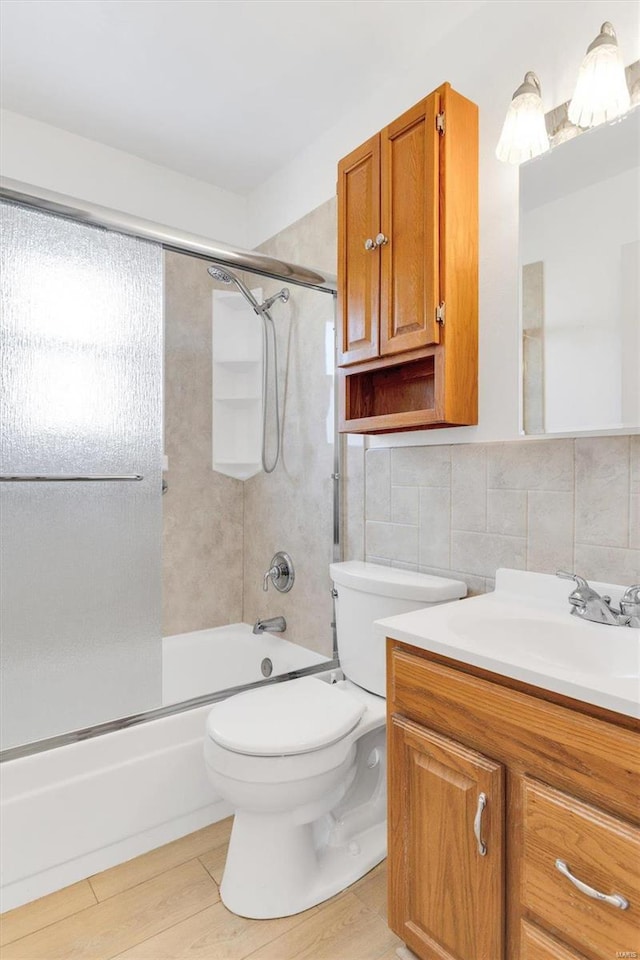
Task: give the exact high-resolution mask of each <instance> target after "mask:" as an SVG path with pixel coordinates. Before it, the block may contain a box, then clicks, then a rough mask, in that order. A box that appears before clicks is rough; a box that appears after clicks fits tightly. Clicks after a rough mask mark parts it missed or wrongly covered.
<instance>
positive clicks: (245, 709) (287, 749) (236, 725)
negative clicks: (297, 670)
mask: <svg viewBox="0 0 640 960" xmlns="http://www.w3.org/2000/svg"><path fill="white" fill-rule="evenodd" d="M364 709H365V707H364V704H363V703H360V702H359V701H358V700H356V698H355V697H353V696H352V695H351V694H350V693H348V692H347V691H345V690H342V689H340V688H339V687H337V686H334V685H331V684H328V683H325V682H324V681H323V680H317V679H315V678H314V677H300V678H299V679H298V680H287V681H286V682H284V683H275V684H272V685H269V686H267V687H262V688H261V689H258V690H248V691H247V692H246V693H238V694H236V696H234V697H229V699H228V700H223V701H221V702H220V703H216V704H215V706H214V707H213V708H212V710H211V713H210V714H209V717H208V719H207V733H208V735H209V736H210V737H211V739H212V740H214V741H215V742H216V743H218V744H220V746H221V747H225V748H226V749H227V750H232V751H233V752H234V753H245V754H250V755H252V756H261V757H269V756H272V757H273V756H283V755H288V756H291V755H292V754H296V753H309V752H310V751H311V750H317V749H318V748H319V747H325V746H328V745H329V744H331V743H335V742H336V741H337V740H341V739H342V737H345V736H346V735H347V734H348V733H349V732H350V731H351V730H353V728H354V727H355V726H356V724H357V723H358V721H359V720H360V717H361V716H362V714H363V713H364Z"/></svg>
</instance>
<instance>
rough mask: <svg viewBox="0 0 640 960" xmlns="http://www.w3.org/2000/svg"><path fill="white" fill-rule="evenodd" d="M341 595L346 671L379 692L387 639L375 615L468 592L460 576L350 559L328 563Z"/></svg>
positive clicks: (339, 627)
mask: <svg viewBox="0 0 640 960" xmlns="http://www.w3.org/2000/svg"><path fill="white" fill-rule="evenodd" d="M329 571H330V574H331V579H332V580H333V583H334V586H335V589H336V592H337V596H336V600H335V604H336V633H337V637H338V653H339V656H340V665H341V667H342V669H343V671H344V675H345V677H347V678H348V679H349V680H351V681H352V682H353V683H356V684H357V685H358V686H359V687H364V689H365V690H369V691H371V693H376V694H377V695H378V696H380V697H384V696H385V695H386V689H385V674H386V669H385V639H384V637H383V636H382V635H380V636H378V635H376V634H375V633H374V630H373V622H374V620H381V619H382V618H383V617H393V616H396V614H399V613H408V612H409V611H410V610H419V609H420V608H421V607H430V606H434V605H435V604H438V603H446V602H447V601H448V600H459V599H460V598H461V597H464V596H466V593H467V587H466V584H465V583H463V582H462V581H460V580H448V579H446V578H444V577H432V576H430V575H429V574H426V573H413V572H412V571H409V570H401V569H399V568H397V567H383V566H382V565H381V564H378V563H362V562H361V561H357V560H349V561H346V562H345V563H332V564H330V566H329Z"/></svg>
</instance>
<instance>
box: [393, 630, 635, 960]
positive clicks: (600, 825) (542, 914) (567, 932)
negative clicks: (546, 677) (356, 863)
mask: <svg viewBox="0 0 640 960" xmlns="http://www.w3.org/2000/svg"><path fill="white" fill-rule="evenodd" d="M387 677H388V705H389V727H388V737H389V753H388V759H389V924H390V926H391V928H392V929H393V930H394V932H395V933H397V934H398V936H400V937H401V938H402V939H403V940H404V941H405V942H406V943H407V945H408V946H409V947H410V948H411V950H413V951H414V953H416V954H417V956H418V957H420V958H421V960H436V958H437V960H448V958H456V960H507V958H508V960H517V958H520V960H553V958H557V960H605V958H610V957H612V956H614V957H615V956H616V955H617V956H634V955H640V876H639V871H638V867H639V865H640V809H639V794H640V724H638V722H637V721H634V720H632V719H631V718H628V717H622V716H619V715H616V714H608V713H607V712H606V711H602V710H600V709H598V708H595V707H594V708H591V707H589V706H587V705H583V704H578V703H577V702H575V701H567V700H563V698H561V697H559V696H557V695H555V694H546V693H545V692H544V691H537V690H535V688H528V687H526V686H525V685H523V684H519V683H518V682H516V681H509V680H505V679H504V678H500V677H497V676H495V675H492V674H487V673H486V672H485V671H481V670H476V669H475V668H472V667H466V666H464V665H462V664H459V663H455V662H453V661H447V660H444V659H443V658H441V657H436V656H435V655H432V654H429V653H426V652H425V651H423V650H418V649H417V648H415V647H409V646H407V645H405V644H400V643H397V642H396V641H392V640H390V641H388V661H387ZM549 698H550V699H549ZM483 798H484V802H482V799H483Z"/></svg>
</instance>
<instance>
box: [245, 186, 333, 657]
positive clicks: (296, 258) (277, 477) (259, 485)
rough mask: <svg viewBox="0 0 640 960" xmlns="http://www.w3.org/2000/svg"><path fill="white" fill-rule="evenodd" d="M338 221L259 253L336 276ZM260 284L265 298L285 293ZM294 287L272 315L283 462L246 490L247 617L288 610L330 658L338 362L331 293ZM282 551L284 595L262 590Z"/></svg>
mask: <svg viewBox="0 0 640 960" xmlns="http://www.w3.org/2000/svg"><path fill="white" fill-rule="evenodd" d="M335 224H336V212H335V201H330V202H328V203H325V204H323V205H322V206H321V207H319V208H318V209H317V210H314V211H313V212H312V213H310V214H309V215H308V216H306V217H304V219H303V220H301V221H299V222H298V223H295V224H293V225H292V226H291V227H288V228H287V229H286V230H283V231H282V232H281V233H279V234H278V235H277V236H276V237H274V238H273V239H272V240H270V241H268V242H267V243H265V244H263V246H261V247H260V251H261V252H262V253H267V254H269V255H271V256H275V257H280V258H282V259H285V260H289V261H292V262H297V263H304V264H310V265H312V266H316V267H317V268H318V269H320V270H326V271H327V272H331V273H335V269H336V266H335ZM262 283H263V287H264V294H265V296H271V295H272V294H274V293H277V291H278V290H279V289H280V288H281V287H282V283H280V282H278V283H276V282H274V281H271V280H264V281H262ZM290 291H291V297H290V300H289V302H288V303H287V304H282V303H278V304H276V305H275V306H274V307H273V310H272V311H271V312H272V315H273V318H274V322H275V326H276V331H277V335H278V355H279V382H280V384H281V403H282V426H283V431H282V459H281V462H280V463H279V464H278V467H277V468H276V470H275V471H274V473H272V474H270V475H266V474H264V473H260V474H258V475H257V476H255V477H252V478H251V479H250V480H247V481H246V482H245V484H244V619H245V620H246V621H247V622H249V623H251V622H253V621H254V620H256V619H257V618H258V617H272V616H278V615H280V614H282V615H284V616H285V617H286V620H287V632H286V634H285V636H286V637H287V639H289V640H291V641H293V642H294V643H300V644H302V645H303V646H305V647H309V648H310V649H312V650H316V651H318V652H319V653H322V654H325V655H327V656H330V655H331V650H332V631H331V620H332V619H333V617H332V613H333V611H332V602H331V596H330V589H331V583H330V580H329V563H330V562H331V559H332V534H333V531H332V516H333V507H332V497H333V482H332V480H331V473H332V471H333V469H334V468H333V443H332V442H331V434H332V432H333V406H332V391H333V356H332V354H331V353H329V355H328V354H327V335H328V334H331V337H332V330H333V323H334V307H333V297H331V296H330V295H329V294H323V293H318V291H313V290H306V289H304V288H302V287H294V286H291V288H290ZM271 449H272V448H271ZM276 550H285V551H286V552H287V553H289V554H290V555H291V557H292V560H293V562H294V566H295V570H296V582H295V584H294V587H293V589H292V590H291V592H290V593H287V594H281V593H278V592H277V591H275V590H274V589H273V588H272V587H270V588H269V590H268V592H266V593H265V592H263V589H262V577H263V574H264V571H265V570H266V569H267V567H268V565H269V562H270V561H271V557H272V556H273V554H274V553H275V552H276Z"/></svg>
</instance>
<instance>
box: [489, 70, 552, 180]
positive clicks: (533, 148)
mask: <svg viewBox="0 0 640 960" xmlns="http://www.w3.org/2000/svg"><path fill="white" fill-rule="evenodd" d="M548 149H549V137H548V135H547V127H546V124H545V119H544V107H543V105H542V97H541V96H540V82H539V80H538V78H537V77H536V75H535V73H531V72H528V73H526V74H525V78H524V83H522V84H521V86H519V87H518V89H517V90H516V92H515V93H514V95H513V99H512V100H511V103H510V105H509V109H508V110H507V115H506V117H505V121H504V126H503V127H502V133H501V134H500V140H499V141H498V146H497V147H496V156H497V158H498V160H502V161H503V163H513V164H517V163H524V162H525V160H531V159H532V158H533V157H537V156H539V155H540V154H541V153H544V152H545V151H546V150H548Z"/></svg>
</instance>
